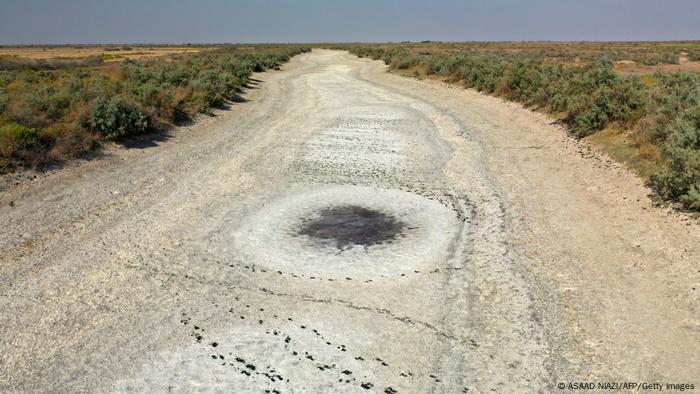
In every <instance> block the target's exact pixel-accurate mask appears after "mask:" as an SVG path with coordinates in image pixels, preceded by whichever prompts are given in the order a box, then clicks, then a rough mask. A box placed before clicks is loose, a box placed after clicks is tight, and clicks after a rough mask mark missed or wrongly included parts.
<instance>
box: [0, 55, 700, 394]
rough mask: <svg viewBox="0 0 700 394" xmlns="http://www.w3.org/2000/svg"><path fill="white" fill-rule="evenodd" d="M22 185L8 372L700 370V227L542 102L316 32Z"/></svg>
mask: <svg viewBox="0 0 700 394" xmlns="http://www.w3.org/2000/svg"><path fill="white" fill-rule="evenodd" d="M256 78H258V79H259V80H260V83H259V84H257V85H256V86H255V87H254V88H253V89H251V90H250V91H249V92H248V93H247V94H246V99H247V101H245V102H243V103H237V104H235V105H234V106H233V107H232V108H231V109H230V110H228V111H220V112H219V113H218V114H217V116H216V117H214V118H209V119H204V120H203V121H200V122H197V123H196V124H194V125H191V126H187V127H182V128H179V129H176V130H174V131H173V132H172V133H171V135H169V136H168V138H165V139H162V140H159V141H155V142H153V143H152V144H148V143H141V144H136V145H138V147H131V148H128V149H127V148H123V147H116V146H115V147H113V148H111V149H109V150H107V152H106V154H105V156H104V157H102V158H99V159H95V160H92V161H89V162H85V163H81V164H79V165H74V166H71V167H69V168H65V169H63V170H58V171H55V172H51V173H49V174H43V175H40V176H38V177H37V178H36V179H33V178H32V176H31V175H30V176H29V177H27V176H26V175H23V176H21V177H20V178H21V180H19V181H16V180H15V179H16V177H5V178H3V179H2V183H1V184H0V186H1V187H2V190H1V191H0V226H1V227H2V228H3V231H2V233H0V252H1V253H0V307H1V309H0V311H1V312H0V328H1V329H2V335H1V336H0V391H2V392H72V391H88V392H96V391H97V392H103V391H118V392H123V391H126V392H128V391H133V392H146V391H151V392H152V391H156V392H162V391H167V390H171V391H179V392H192V391H203V392H209V391H228V392H230V391H232V390H233V391H235V392H265V390H269V391H270V392H365V391H370V392H381V393H389V394H391V393H394V392H550V391H552V390H554V389H555V388H556V385H557V383H559V382H569V381H595V382H599V381H600V382H603V381H620V380H629V381H635V382H638V381H659V382H670V383H694V384H695V387H696V388H697V387H698V384H700V381H698V376H700V359H699V358H698V357H699V356H698V354H700V311H698V309H697V308H698V305H700V303H699V301H700V290H698V286H700V284H699V282H700V281H699V278H700V266H699V265H698V261H699V260H700V249H699V244H698V240H700V228H699V227H698V225H697V223H696V222H694V221H692V220H688V219H687V218H686V217H685V216H683V215H682V214H678V213H673V212H671V211H669V210H668V209H664V208H658V207H655V206H654V205H653V204H652V202H651V200H650V199H649V197H648V193H649V191H648V190H647V189H646V188H645V187H644V186H643V185H642V184H641V182H640V181H639V180H638V179H637V178H636V177H634V176H633V175H632V174H630V173H629V172H627V171H625V170H624V169H622V168H621V167H620V166H618V165H617V164H615V163H613V162H611V161H610V160H609V159H606V158H605V157H604V156H602V155H600V154H598V153H596V152H594V151H592V150H590V149H589V148H588V147H587V146H586V145H584V144H581V143H579V142H576V141H574V140H572V139H570V138H568V137H567V136H566V134H565V132H564V131H563V130H561V129H559V128H557V127H555V126H552V125H550V124H549V123H550V121H549V120H548V119H547V118H546V117H544V116H542V115H539V114H534V113H531V112H529V111H527V110H525V109H522V108H521V107H519V106H518V105H515V104H511V103H506V102H503V101H501V100H499V99H497V98H493V97H488V96H483V95H480V94H478V93H475V92H473V91H468V90H464V89H460V88H456V87H450V86H448V85H446V84H442V83H439V82H431V81H418V80H413V79H410V78H404V77H400V76H397V75H392V74H389V73H386V72H385V67H384V66H383V64H381V63H379V62H372V61H369V60H364V59H357V58H355V57H353V56H351V55H349V54H347V53H344V52H336V51H324V50H315V51H314V52H312V53H308V54H304V55H300V56H297V57H295V58H293V59H292V61H290V62H289V63H288V64H287V65H285V66H284V67H283V71H270V72H266V73H262V74H259V75H257V76H256Z"/></svg>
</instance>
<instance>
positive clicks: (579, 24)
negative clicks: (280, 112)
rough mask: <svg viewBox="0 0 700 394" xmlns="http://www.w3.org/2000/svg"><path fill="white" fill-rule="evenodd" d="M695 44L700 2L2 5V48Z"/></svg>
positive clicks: (99, 0)
mask: <svg viewBox="0 0 700 394" xmlns="http://www.w3.org/2000/svg"><path fill="white" fill-rule="evenodd" d="M699 39H700V1H698V0H665V1H661V0H658V1H652V0H576V1H574V0H531V1H520V0H483V1H467V0H464V1H457V0H432V1H417V0H405V1H389V0H353V1H334V0H296V1H293V0H259V1H235V0H121V1H120V0H109V1H107V0H0V44H63V43H86V44H90V43H185V42H192V43H222V42H333V41H336V42H337V41H342V42H350V41H352V42H356V41H403V40H411V41H416V40H444V41H485V40H488V41H506V40H508V41H510V40H515V41H526V40H567V41H569V40H699Z"/></svg>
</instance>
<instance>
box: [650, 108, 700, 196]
mask: <svg viewBox="0 0 700 394" xmlns="http://www.w3.org/2000/svg"><path fill="white" fill-rule="evenodd" d="M664 132H665V139H664V142H663V143H662V144H661V148H662V151H663V152H664V154H665V156H666V158H667V159H668V168H667V169H666V170H665V171H663V172H661V173H659V174H656V175H655V176H653V177H652V182H653V184H654V186H655V188H656V190H657V191H658V192H659V194H661V195H662V196H664V197H666V198H669V199H671V200H677V201H680V202H681V203H683V204H684V205H685V206H686V207H688V208H693V209H698V208H700V199H699V198H698V197H699V196H700V195H699V194H698V192H699V191H700V105H699V106H695V107H693V108H689V109H686V110H685V111H684V112H683V113H682V114H681V115H680V116H678V117H676V118H675V119H674V120H673V121H672V122H671V123H670V124H669V125H668V127H666V129H665V131H664Z"/></svg>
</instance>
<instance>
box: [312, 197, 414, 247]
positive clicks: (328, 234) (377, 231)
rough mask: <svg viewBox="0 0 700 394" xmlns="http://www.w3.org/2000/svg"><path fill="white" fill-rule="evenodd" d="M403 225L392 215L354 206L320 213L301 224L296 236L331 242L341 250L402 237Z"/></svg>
mask: <svg viewBox="0 0 700 394" xmlns="http://www.w3.org/2000/svg"><path fill="white" fill-rule="evenodd" d="M404 228H405V224H404V223H402V222H401V221H400V220H398V219H397V218H396V217H394V216H393V215H390V214H387V213H384V212H381V211H377V210H373V209H368V208H364V207H361V206H357V205H344V206H337V207H330V208H325V209H323V210H321V211H320V212H319V213H318V216H314V217H313V218H306V219H304V220H303V221H302V225H301V228H300V229H299V235H308V236H309V237H311V238H314V239H317V240H320V241H322V242H331V243H334V244H335V246H336V247H337V248H338V249H340V250H343V249H345V248H347V247H349V246H354V245H359V246H365V247H367V246H372V245H379V244H383V243H388V242H392V241H394V240H396V239H397V238H399V237H401V236H403V230H404Z"/></svg>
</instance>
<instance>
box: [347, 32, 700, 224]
mask: <svg viewBox="0 0 700 394" xmlns="http://www.w3.org/2000/svg"><path fill="white" fill-rule="evenodd" d="M338 48H340V49H348V50H350V51H351V52H352V53H354V54H356V55H358V56H361V57H369V58H372V59H375V60H383V61H384V62H385V63H386V64H388V65H390V67H391V68H392V69H395V70H399V71H405V72H412V73H414V74H416V75H427V76H431V75H433V76H440V77H442V78H443V79H446V80H448V81H450V82H453V83H459V84H462V85H464V86H465V87H469V88H474V89H477V90H479V91H482V92H485V93H489V94H494V95H497V96H500V97H504V98H507V99H509V100H512V101H517V102H520V103H523V104H525V105H527V106H530V107H537V108H540V109H543V110H545V111H547V112H550V113H554V114H557V115H558V116H560V117H561V118H562V119H563V121H564V122H565V123H566V124H568V125H569V126H570V128H571V130H572V132H573V133H574V134H575V135H576V136H578V137H584V136H588V135H591V134H593V133H597V132H599V131H601V130H604V129H607V128H611V127H613V128H620V129H623V130H629V132H630V135H631V139H632V140H633V142H632V143H633V144H645V143H646V144H651V145H653V146H654V147H655V149H657V150H658V152H660V155H661V157H662V160H661V162H660V163H658V165H657V166H656V168H655V170H654V173H653V174H651V176H650V182H651V184H652V185H653V187H654V188H655V189H656V191H657V192H658V193H659V195H660V196H662V197H664V198H666V199H668V200H671V201H677V202H680V203H681V204H683V206H685V207H687V208H689V209H694V210H700V83H699V80H698V75H696V74H694V73H686V72H679V73H656V74H654V75H649V76H642V77H640V76H628V77H625V76H622V75H620V74H619V73H617V72H616V71H615V69H614V64H613V60H618V59H620V58H624V59H632V60H635V59H634V57H635V56H641V57H642V58H643V59H645V60H646V61H644V63H647V64H656V63H676V62H678V55H677V54H678V53H679V50H678V49H671V50H659V49H658V48H651V49H645V48H640V49H636V50H635V51H632V52H630V51H629V50H620V49H615V50H610V51H608V52H605V50H604V49H597V50H595V51H591V50H587V51H580V50H579V53H578V54H577V52H576V51H575V50H571V49H567V48H564V47H562V46H555V47H552V48H547V47H544V48H535V50H507V48H503V47H499V46H497V45H492V46H488V45H485V46H484V47H483V48H481V49H480V48H478V47H471V48H469V50H459V49H454V48H448V50H444V48H443V50H433V49H431V48H429V47H425V46H422V47H421V46H418V47H407V46H404V45H400V44H397V45H386V44H384V45H381V46H380V45H371V46H366V45H364V46H363V45H354V46H340V47H338ZM574 49H575V48H574ZM699 53H700V51H698V50H697V49H695V50H689V51H688V56H689V58H691V59H694V58H697V57H698V54H699Z"/></svg>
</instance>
